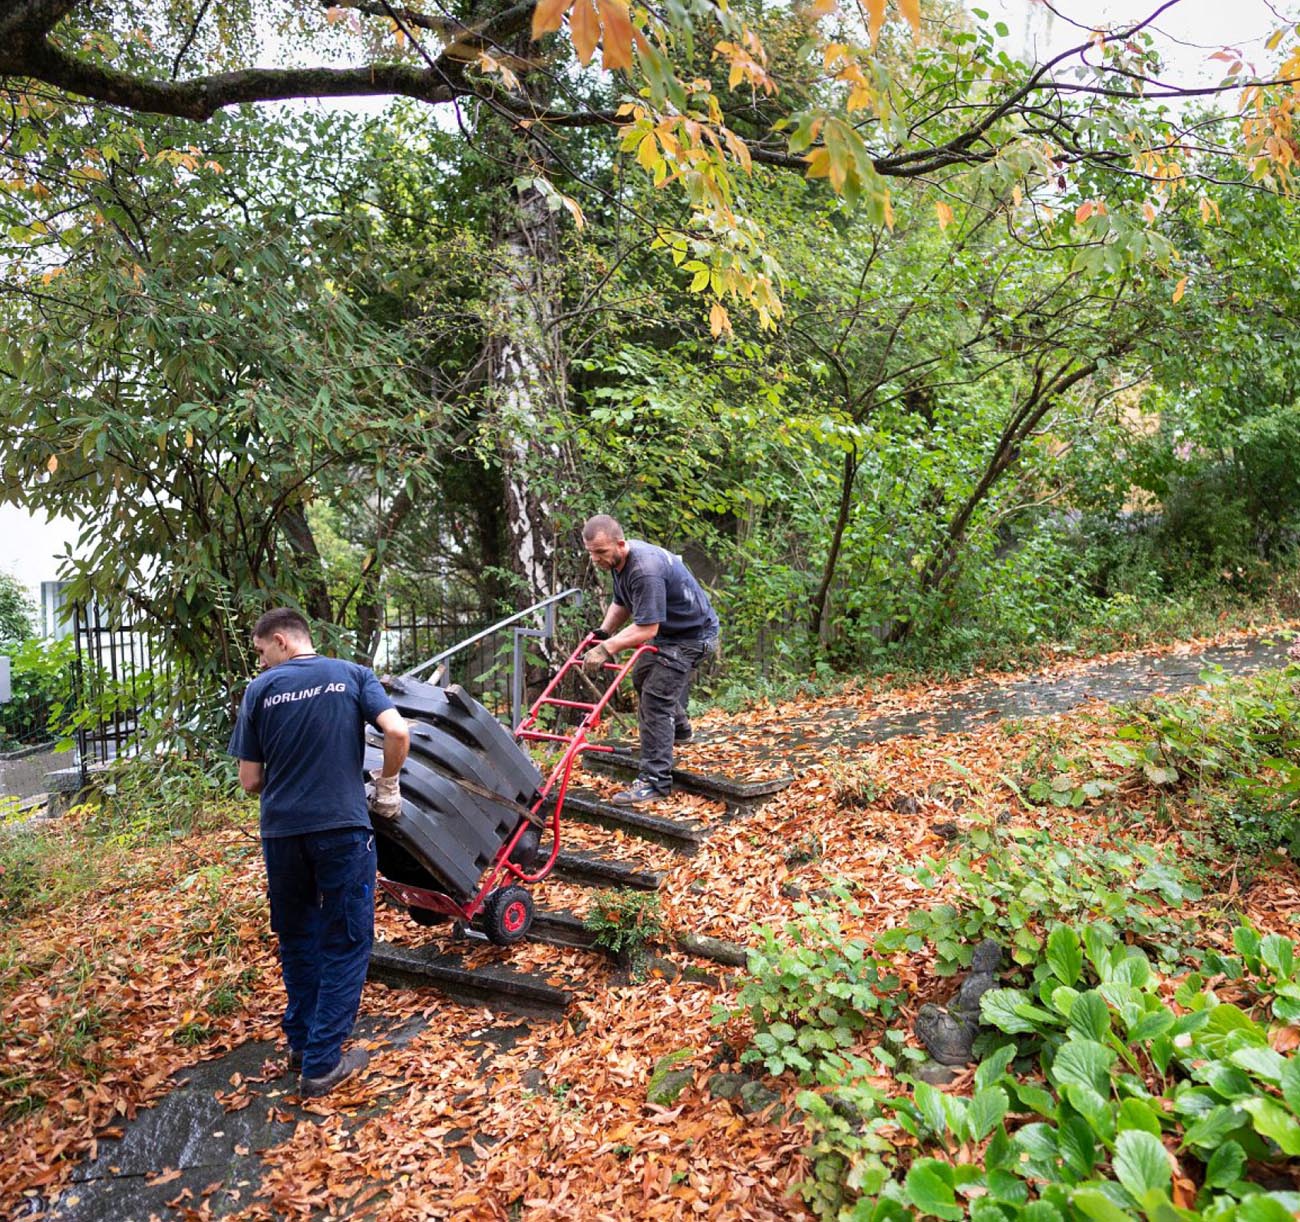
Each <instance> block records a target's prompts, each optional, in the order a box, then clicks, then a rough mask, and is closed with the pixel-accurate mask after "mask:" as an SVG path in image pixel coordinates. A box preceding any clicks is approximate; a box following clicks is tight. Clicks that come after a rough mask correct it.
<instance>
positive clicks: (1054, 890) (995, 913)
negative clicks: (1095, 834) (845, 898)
mask: <svg viewBox="0 0 1300 1222" xmlns="http://www.w3.org/2000/svg"><path fill="white" fill-rule="evenodd" d="M988 835H989V833H977V836H978V837H979V838H980V840H981V843H980V844H978V845H963V846H961V847H960V848H959V849H958V850H957V851H956V852H955V853H954V854H953V855H952V856H951V857H950V858H949V859H948V860H947V861H945V862H939V861H936V860H934V859H932V858H925V859H923V860H922V862H921V864H920V865H919V866H918V867H917V868H916V869H915V871H913V872H912V873H913V875H914V877H915V878H916V879H917V881H918V882H920V883H921V884H922V885H923V886H926V887H930V888H934V887H938V886H939V885H940V883H942V882H943V881H945V879H947V880H949V881H951V882H952V883H953V884H954V885H953V888H952V890H953V898H952V900H951V901H950V902H948V903H943V904H937V905H935V906H934V907H932V908H917V909H914V910H913V911H912V912H911V913H910V914H909V916H908V921H907V924H906V925H904V926H900V927H899V928H897V929H892V930H889V931H888V932H887V933H885V934H883V935H882V936H881V937H880V938H879V939H878V941H877V943H876V949H877V951H879V952H880V953H886V954H893V953H895V952H897V951H899V950H904V949H905V950H911V951H918V950H920V949H921V948H922V946H923V945H924V944H925V943H927V942H928V943H930V944H931V945H932V946H933V947H934V948H935V950H936V951H937V952H938V957H937V960H936V962H935V971H937V972H938V973H939V974H940V975H951V974H952V973H954V972H956V971H957V970H958V969H959V968H963V967H968V966H969V965H970V961H971V951H972V947H973V946H974V945H975V944H976V943H978V942H980V941H981V940H982V939H984V938H993V939H995V940H996V941H998V942H999V943H1001V944H1002V945H1003V946H1005V947H1008V948H1009V949H1010V952H1011V957H1012V958H1013V959H1014V960H1015V961H1016V962H1017V963H1022V964H1024V963H1032V962H1034V961H1035V960H1036V959H1037V958H1038V956H1039V955H1040V954H1041V953H1042V946H1043V937H1044V933H1045V930H1046V929H1047V928H1049V927H1050V926H1051V925H1052V924H1054V923H1056V922H1060V921H1076V920H1080V919H1084V918H1089V917H1091V918H1092V919H1094V920H1097V921H1099V922H1100V923H1101V924H1102V925H1103V926H1104V927H1105V928H1106V929H1108V930H1109V931H1110V935H1111V937H1119V936H1121V935H1130V936H1134V937H1137V938H1139V939H1141V940H1143V941H1145V942H1149V943H1159V944H1160V945H1161V947H1162V953H1164V954H1167V955H1171V956H1173V957H1174V958H1181V957H1183V956H1184V955H1186V954H1187V953H1188V951H1189V947H1190V938H1191V936H1192V935H1193V933H1194V932H1195V926H1194V925H1193V924H1192V923H1190V922H1187V921H1183V920H1181V919H1179V918H1178V917H1176V916H1174V915H1171V914H1169V913H1168V912H1166V911H1164V909H1165V907H1166V905H1175V906H1177V905H1180V904H1182V903H1183V902H1184V901H1186V900H1192V899H1199V898H1200V895H1201V890H1200V888H1199V887H1198V886H1197V885H1196V884H1195V883H1194V882H1192V881H1191V880H1190V879H1189V878H1188V877H1187V875H1186V874H1185V872H1184V871H1183V869H1182V868H1181V867H1180V866H1179V865H1177V864H1176V863H1174V862H1171V861H1167V860H1165V859H1164V858H1163V857H1162V855H1161V853H1160V852H1159V851H1158V850H1156V849H1154V848H1152V847H1150V846H1148V845H1142V844H1137V843H1126V842H1122V841H1121V842H1117V843H1116V845H1115V847H1113V848H1106V847H1101V846H1097V845H1087V844H1071V845H1070V846H1069V847H1068V848H1067V847H1065V846H1064V845H1061V844H1058V843H1057V842H1056V841H1054V840H1053V839H1052V837H1051V835H1050V833H1048V832H1046V831H1042V830H1032V829H1008V830H1007V831H1006V832H1004V833H1000V834H999V836H998V838H997V840H995V841H986V840H985V839H984V837H987V836H988ZM991 850H993V851H991Z"/></svg>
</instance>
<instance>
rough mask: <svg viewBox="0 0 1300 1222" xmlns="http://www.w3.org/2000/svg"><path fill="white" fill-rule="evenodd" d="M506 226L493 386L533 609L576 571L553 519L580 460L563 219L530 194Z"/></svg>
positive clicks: (516, 547) (513, 523)
mask: <svg viewBox="0 0 1300 1222" xmlns="http://www.w3.org/2000/svg"><path fill="white" fill-rule="evenodd" d="M521 160H522V159H521ZM521 168H522V167H521ZM504 219H505V221H506V224H505V226H504V230H503V232H502V233H501V235H500V238H499V245H498V249H499V251H500V254H501V260H502V265H503V266H502V272H501V276H500V279H499V282H498V287H497V300H496V311H495V314H496V318H495V322H496V327H495V330H496V334H494V335H493V336H492V337H491V339H490V341H489V342H490V351H489V379H490V385H491V388H492V400H493V422H494V424H495V426H496V429H497V449H498V453H499V454H500V456H501V466H502V471H503V475H504V485H505V508H506V528H507V535H508V540H509V546H510V559H511V567H512V568H513V570H514V572H515V575H516V578H517V584H518V587H519V603H520V605H521V606H526V605H528V604H529V603H534V602H537V601H539V600H540V599H543V598H546V597H548V596H549V595H550V594H553V593H555V591H556V589H557V587H558V572H557V570H558V569H559V568H560V567H568V566H564V565H562V564H561V559H560V557H559V556H558V555H557V550H556V542H557V540H556V526H555V509H556V506H557V504H559V503H561V502H562V499H563V494H564V490H565V489H567V488H569V487H571V486H572V484H571V476H572V473H573V460H572V455H571V452H570V449H569V445H568V442H567V441H566V440H565V439H564V438H565V432H566V430H565V427H564V422H565V416H566V413H567V408H568V377H567V367H566V361H565V355H564V351H563V337H562V334H561V332H560V328H559V327H558V326H557V324H556V318H557V315H558V314H559V312H560V306H561V297H560V293H561V285H560V283H559V275H560V271H559V269H560V266H561V264H560V258H559V243H558V235H557V232H556V218H555V214H554V213H552V212H550V211H549V210H548V209H547V207H546V200H545V199H544V198H543V197H542V196H541V195H540V194H539V193H538V192H537V191H536V190H535V189H533V188H531V187H530V188H528V189H527V190H526V191H525V192H524V193H523V195H522V197H521V198H520V199H519V200H518V202H517V204H515V206H514V207H513V208H511V209H510V212H509V214H508V215H507V217H506V218H504Z"/></svg>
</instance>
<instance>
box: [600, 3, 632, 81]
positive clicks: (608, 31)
mask: <svg viewBox="0 0 1300 1222" xmlns="http://www.w3.org/2000/svg"><path fill="white" fill-rule="evenodd" d="M596 8H597V9H598V10H599V11H600V22H601V25H602V26H603V27H604V29H603V36H602V41H601V63H602V64H603V65H604V67H606V68H609V69H614V68H622V69H624V70H625V71H629V70H630V69H631V67H632V40H633V38H635V36H636V35H635V31H634V30H633V29H632V19H631V18H630V17H629V16H628V15H627V5H626V4H624V3H623V0H596Z"/></svg>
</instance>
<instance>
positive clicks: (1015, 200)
mask: <svg viewBox="0 0 1300 1222" xmlns="http://www.w3.org/2000/svg"><path fill="white" fill-rule="evenodd" d="M1024 198H1025V196H1024V192H1023V191H1021V190H1020V184H1019V183H1016V185H1015V186H1014V187H1012V188H1011V203H1012V205H1013V206H1014V207H1016V208H1019V207H1020V205H1021V202H1022V201H1023V200H1024Z"/></svg>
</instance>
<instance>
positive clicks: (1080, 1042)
mask: <svg viewBox="0 0 1300 1222" xmlns="http://www.w3.org/2000/svg"><path fill="white" fill-rule="evenodd" d="M1114 1063H1115V1053H1114V1052H1113V1051H1112V1050H1111V1049H1110V1048H1107V1047H1106V1046H1105V1045H1104V1044H1099V1043H1097V1042H1096V1040H1090V1039H1082V1038H1079V1039H1070V1040H1067V1041H1066V1042H1065V1043H1064V1044H1062V1045H1061V1047H1060V1048H1059V1049H1058V1050H1057V1053H1056V1059H1055V1060H1054V1061H1053V1062H1052V1070H1051V1077H1052V1079H1053V1081H1055V1082H1057V1083H1059V1084H1060V1085H1066V1084H1067V1083H1071V1082H1073V1083H1076V1084H1078V1085H1079V1086H1086V1087H1088V1088H1089V1089H1090V1090H1093V1091H1095V1092H1096V1093H1097V1094H1099V1095H1102V1096H1105V1095H1109V1094H1110V1069H1111V1066H1112V1065H1113V1064H1114Z"/></svg>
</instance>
